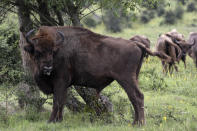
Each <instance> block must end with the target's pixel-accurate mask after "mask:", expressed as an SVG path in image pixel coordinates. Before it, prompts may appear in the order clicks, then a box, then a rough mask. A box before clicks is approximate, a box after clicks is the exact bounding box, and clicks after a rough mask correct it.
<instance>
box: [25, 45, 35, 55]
mask: <svg viewBox="0 0 197 131" xmlns="http://www.w3.org/2000/svg"><path fill="white" fill-rule="evenodd" d="M24 50H25V51H26V52H28V53H29V54H31V55H33V53H34V47H33V45H26V46H25V47H24Z"/></svg>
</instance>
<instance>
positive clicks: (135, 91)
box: [117, 76, 145, 125]
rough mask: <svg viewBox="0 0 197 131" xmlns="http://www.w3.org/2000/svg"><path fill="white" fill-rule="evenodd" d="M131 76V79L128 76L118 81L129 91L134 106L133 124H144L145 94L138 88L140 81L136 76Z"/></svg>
mask: <svg viewBox="0 0 197 131" xmlns="http://www.w3.org/2000/svg"><path fill="white" fill-rule="evenodd" d="M130 78H131V79H128V77H127V78H125V79H119V80H117V81H118V83H119V84H120V85H121V86H122V88H123V89H124V90H125V92H126V93H127V95H128V98H129V100H130V101H131V103H132V105H133V107H134V110H135V117H134V121H133V125H136V124H138V125H144V124H145V117H144V95H143V93H141V91H140V90H139V88H138V82H137V80H136V77H135V76H130Z"/></svg>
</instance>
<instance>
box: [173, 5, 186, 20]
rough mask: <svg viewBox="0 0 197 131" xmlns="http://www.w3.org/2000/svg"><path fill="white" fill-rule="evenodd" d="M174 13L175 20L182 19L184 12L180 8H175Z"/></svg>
mask: <svg viewBox="0 0 197 131" xmlns="http://www.w3.org/2000/svg"><path fill="white" fill-rule="evenodd" d="M174 12H175V16H176V18H178V19H182V18H183V14H184V10H183V7H182V6H177V7H176V9H175V11H174Z"/></svg>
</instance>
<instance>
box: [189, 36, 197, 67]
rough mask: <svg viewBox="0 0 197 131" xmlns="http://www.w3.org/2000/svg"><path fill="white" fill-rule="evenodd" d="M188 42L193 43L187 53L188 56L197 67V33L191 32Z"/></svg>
mask: <svg viewBox="0 0 197 131" xmlns="http://www.w3.org/2000/svg"><path fill="white" fill-rule="evenodd" d="M188 42H189V43H190V44H192V43H194V45H193V46H192V48H191V49H190V51H189V56H190V57H191V58H192V59H193V61H194V63H195V65H196V67H197V32H191V33H190V35H189V40H188Z"/></svg>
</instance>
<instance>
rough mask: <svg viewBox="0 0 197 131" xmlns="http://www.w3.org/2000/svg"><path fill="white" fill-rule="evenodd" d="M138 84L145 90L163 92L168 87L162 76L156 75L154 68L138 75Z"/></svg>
mask: <svg viewBox="0 0 197 131" xmlns="http://www.w3.org/2000/svg"><path fill="white" fill-rule="evenodd" d="M140 84H141V85H142V86H143V87H142V88H144V89H146V90H156V91H157V90H165V89H166V88H167V87H168V85H167V82H166V81H165V78H164V76H163V75H162V74H158V73H157V72H156V70H155V68H151V69H148V70H145V71H142V72H141V74H140Z"/></svg>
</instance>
